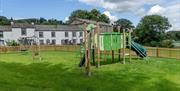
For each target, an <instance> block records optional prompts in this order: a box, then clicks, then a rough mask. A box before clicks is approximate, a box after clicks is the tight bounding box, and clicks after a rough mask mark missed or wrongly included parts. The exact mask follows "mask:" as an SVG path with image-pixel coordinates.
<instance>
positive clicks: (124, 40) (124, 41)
mask: <svg viewBox="0 0 180 91" xmlns="http://www.w3.org/2000/svg"><path fill="white" fill-rule="evenodd" d="M125 43H126V39H125V30H124V29H123V64H125Z"/></svg>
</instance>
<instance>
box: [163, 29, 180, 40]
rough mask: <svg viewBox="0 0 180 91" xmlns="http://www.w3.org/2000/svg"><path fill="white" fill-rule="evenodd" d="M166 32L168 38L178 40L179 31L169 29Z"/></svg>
mask: <svg viewBox="0 0 180 91" xmlns="http://www.w3.org/2000/svg"><path fill="white" fill-rule="evenodd" d="M166 34H167V38H168V39H172V40H175V41H180V31H169V32H167V33H166Z"/></svg>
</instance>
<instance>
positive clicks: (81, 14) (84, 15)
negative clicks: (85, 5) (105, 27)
mask: <svg viewBox="0 0 180 91" xmlns="http://www.w3.org/2000/svg"><path fill="white" fill-rule="evenodd" d="M76 18H81V19H88V20H94V21H100V22H106V23H110V19H109V18H108V17H107V16H106V15H105V14H101V12H100V11H99V10H97V9H92V10H91V11H87V10H75V11H73V12H72V13H71V15H70V16H69V21H68V22H69V23H70V22H72V21H73V20H74V19H76Z"/></svg>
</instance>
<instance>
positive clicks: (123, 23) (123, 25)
mask: <svg viewBox="0 0 180 91" xmlns="http://www.w3.org/2000/svg"><path fill="white" fill-rule="evenodd" d="M118 26H120V31H123V29H131V28H134V25H133V23H132V22H131V21H130V20H128V19H123V18H122V19H119V20H117V21H115V22H114V30H115V31H118Z"/></svg>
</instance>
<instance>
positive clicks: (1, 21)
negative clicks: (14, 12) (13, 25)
mask: <svg viewBox="0 0 180 91" xmlns="http://www.w3.org/2000/svg"><path fill="white" fill-rule="evenodd" d="M0 25H10V20H9V19H7V18H6V17H5V16H0Z"/></svg>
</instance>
